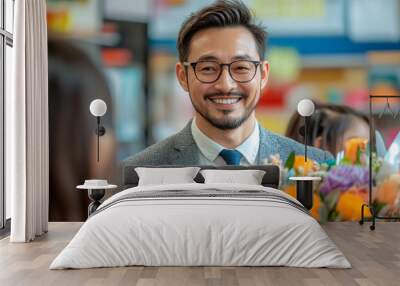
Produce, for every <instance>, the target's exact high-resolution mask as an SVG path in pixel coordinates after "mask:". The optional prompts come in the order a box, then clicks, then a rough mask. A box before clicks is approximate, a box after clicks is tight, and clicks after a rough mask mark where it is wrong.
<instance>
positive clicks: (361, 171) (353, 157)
mask: <svg viewBox="0 0 400 286" xmlns="http://www.w3.org/2000/svg"><path fill="white" fill-rule="evenodd" d="M366 146H367V141H366V140H364V139H358V138H354V139H351V140H349V141H347V142H346V144H345V150H344V151H343V152H341V153H339V155H338V158H337V160H336V161H326V162H323V163H321V164H319V163H317V162H315V161H313V160H311V159H308V160H307V162H306V161H305V158H304V156H303V155H295V154H294V153H292V154H290V155H289V157H288V159H287V160H286V162H284V163H283V162H282V161H281V160H280V158H279V155H274V156H271V158H269V160H268V161H267V162H266V163H269V164H271V163H272V164H275V165H278V166H280V169H281V182H280V183H281V185H280V188H281V189H282V190H283V191H285V192H286V193H288V194H290V195H291V196H293V197H296V185H295V184H293V182H291V181H289V180H288V178H289V177H292V176H318V177H321V179H322V180H321V181H319V182H315V185H314V190H315V192H314V194H313V208H312V209H311V211H310V214H311V215H312V216H313V217H314V218H315V219H317V220H318V221H320V222H322V223H323V222H326V221H344V220H346V221H347V220H352V221H356V220H360V218H361V206H362V205H363V204H367V203H368V188H369V168H368V162H367V161H368V160H367V152H366ZM375 157H376V156H375ZM373 162H374V164H375V165H374V166H373V168H374V171H377V170H379V169H380V167H381V163H382V162H381V161H379V160H377V159H376V158H375V159H374V160H373ZM393 184H398V185H399V186H400V176H398V177H396V178H394V179H392V180H391V181H389V182H387V183H386V185H385V187H388V188H392V185H393ZM382 193H383V192H382ZM384 193H385V196H384V198H382V200H384V201H385V203H386V204H384V205H383V206H382V209H383V208H384V207H386V208H387V211H393V210H394V208H393V207H392V208H389V207H388V205H389V204H387V203H388V202H390V203H398V204H400V197H399V196H396V198H397V201H396V199H394V197H395V195H394V194H392V193H391V194H389V193H387V192H384ZM378 194H379V192H378ZM382 196H383V195H382ZM376 197H377V199H378V197H379V196H378V195H377V196H376ZM364 216H365V217H370V216H371V213H370V211H369V209H368V208H366V209H365V213H364Z"/></svg>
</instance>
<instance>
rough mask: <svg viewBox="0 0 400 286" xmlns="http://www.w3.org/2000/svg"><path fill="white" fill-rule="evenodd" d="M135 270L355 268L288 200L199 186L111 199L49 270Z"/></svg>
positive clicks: (133, 191) (260, 191)
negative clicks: (234, 267)
mask: <svg viewBox="0 0 400 286" xmlns="http://www.w3.org/2000/svg"><path fill="white" fill-rule="evenodd" d="M130 265H144V266H292V267H330V268H350V267H351V265H350V263H349V262H348V260H347V259H346V258H345V256H344V255H343V253H342V252H341V251H340V250H339V249H338V248H337V247H336V245H335V244H334V243H333V241H332V240H331V239H330V238H329V237H328V236H327V234H326V233H325V231H324V230H323V229H322V228H321V226H320V225H319V223H318V222H317V221H316V220H315V219H314V218H313V217H311V216H310V215H309V213H308V211H307V210H306V209H305V208H304V207H303V206H302V205H301V204H300V203H299V202H298V201H297V200H295V199H294V198H292V197H291V196H289V195H287V194H286V193H284V192H282V191H280V190H277V189H274V188H269V187H263V186H257V185H240V184H198V183H190V184H175V185H154V186H138V187H134V188H129V189H126V190H124V191H122V192H120V193H118V194H116V195H114V196H112V197H110V198H109V199H107V200H106V201H105V202H104V203H103V204H102V205H101V206H100V207H99V209H98V210H97V211H96V212H95V213H94V214H93V215H92V216H91V217H90V218H89V219H88V220H87V221H86V222H85V223H84V224H83V225H82V227H81V228H80V230H79V231H78V233H77V234H76V235H75V236H74V238H73V239H72V240H71V242H70V243H69V244H68V245H67V246H66V247H65V248H64V249H63V250H62V252H61V253H60V254H59V255H58V256H57V257H56V258H55V259H54V261H53V262H52V264H51V265H50V269H65V268H92V267H118V266H130Z"/></svg>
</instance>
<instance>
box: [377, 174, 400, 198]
mask: <svg viewBox="0 0 400 286" xmlns="http://www.w3.org/2000/svg"><path fill="white" fill-rule="evenodd" d="M399 178H400V175H396V174H395V175H392V176H390V177H389V179H386V180H385V181H384V182H383V183H382V184H381V185H380V186H378V192H377V194H376V200H377V201H378V202H380V203H384V204H393V203H394V201H395V200H396V197H397V194H398V193H399V192H400V180H399Z"/></svg>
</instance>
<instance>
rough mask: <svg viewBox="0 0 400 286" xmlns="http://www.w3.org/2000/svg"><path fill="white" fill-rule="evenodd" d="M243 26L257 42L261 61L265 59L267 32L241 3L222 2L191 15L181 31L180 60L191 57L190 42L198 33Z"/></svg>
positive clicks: (221, 0) (179, 37) (178, 46)
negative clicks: (214, 28)
mask: <svg viewBox="0 0 400 286" xmlns="http://www.w3.org/2000/svg"><path fill="white" fill-rule="evenodd" d="M230 26H243V27H245V28H246V29H247V30H249V31H250V32H251V33H252V35H253V37H254V40H255V41H256V45H257V51H258V54H259V55H260V60H263V59H264V53H265V45H266V44H265V41H266V37H267V32H266V31H265V30H264V28H263V27H262V26H260V25H257V24H255V23H254V22H253V17H252V13H251V11H250V10H249V8H248V7H247V6H246V5H245V4H243V2H241V1H237V0H236V1H228V0H220V1H217V2H215V3H214V4H212V5H210V6H207V7H205V8H203V9H201V10H199V11H198V12H196V13H193V14H191V15H190V17H189V18H188V19H186V21H185V22H183V24H182V26H181V29H180V31H179V36H178V43H177V48H178V51H179V60H180V61H181V62H184V61H186V60H187V58H188V55H189V47H190V41H191V39H192V38H193V36H194V34H196V33H197V32H199V31H201V30H204V29H208V28H213V27H230Z"/></svg>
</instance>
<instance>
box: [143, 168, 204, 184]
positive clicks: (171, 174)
mask: <svg viewBox="0 0 400 286" xmlns="http://www.w3.org/2000/svg"><path fill="white" fill-rule="evenodd" d="M199 170H200V168H199V167H185V168H145V167H137V168H135V171H136V173H137V174H138V176H139V183H138V186H149V185H167V184H185V183H195V181H194V180H193V179H194V178H195V177H196V175H197V173H198V172H199Z"/></svg>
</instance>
